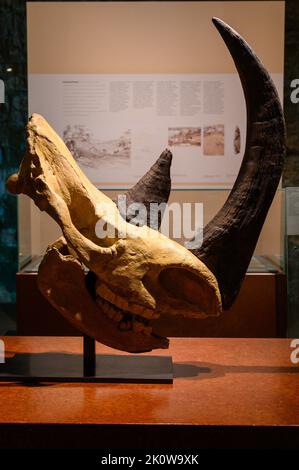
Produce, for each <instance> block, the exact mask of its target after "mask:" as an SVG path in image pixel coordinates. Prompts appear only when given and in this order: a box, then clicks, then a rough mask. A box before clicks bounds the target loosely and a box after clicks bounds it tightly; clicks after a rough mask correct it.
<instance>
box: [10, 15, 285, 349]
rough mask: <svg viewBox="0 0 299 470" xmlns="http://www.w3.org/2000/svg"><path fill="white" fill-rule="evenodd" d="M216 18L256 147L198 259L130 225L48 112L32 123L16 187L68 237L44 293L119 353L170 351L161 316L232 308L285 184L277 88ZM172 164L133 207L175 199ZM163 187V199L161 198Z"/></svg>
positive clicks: (165, 161) (48, 261) (50, 266)
mask: <svg viewBox="0 0 299 470" xmlns="http://www.w3.org/2000/svg"><path fill="white" fill-rule="evenodd" d="M213 21H214V23H215V25H216V27H217V28H218V30H219V31H220V33H221V35H222V37H223V38H224V41H225V42H226V44H227V46H228V48H229V50H230V51H231V54H232V56H233V59H234V60H235V63H236V66H237V69H238V71H239V74H240V77H241V81H242V85H243V89H244V93H245V97H246V103H247V116H248V123H247V142H246V151H245V155H244V159H243V163H242V166H241V169H240V173H239V176H238V178H237V181H236V183H235V185H234V187H233V189H232V192H231V194H230V196H229V198H228V200H227V202H226V203H225V205H224V207H223V208H222V209H221V210H220V211H219V213H218V214H217V215H216V216H215V218H214V219H213V220H212V221H211V222H210V223H209V224H208V226H207V227H206V229H205V232H204V241H203V245H202V246H201V247H198V249H195V250H193V251H192V252H191V251H190V250H187V249H186V248H185V247H183V246H181V245H179V244H178V243H176V242H175V241H173V240H170V239H169V238H167V237H165V236H164V235H162V234H161V233H159V232H158V231H155V230H153V229H151V228H150V227H149V226H147V225H143V226H141V227H139V226H136V225H133V224H131V223H130V222H129V221H128V220H125V219H124V218H123V217H122V216H121V214H120V212H119V210H118V208H117V206H116V204H115V202H113V201H112V200H111V199H110V198H108V197H107V196H106V195H105V194H103V193H102V192H101V191H99V190H98V189H97V188H95V187H94V186H93V185H92V184H91V182H90V181H89V180H88V179H87V178H86V176H85V175H84V174H83V172H82V171H81V169H80V168H79V166H78V165H77V163H76V162H75V160H74V159H73V157H72V155H71V153H70V152H69V150H68V149H67V147H66V146H65V144H64V143H63V141H62V140H61V139H60V137H59V136H58V135H57V134H56V133H55V131H54V130H53V129H52V128H51V127H50V126H49V124H48V123H47V122H46V121H45V119H44V118H42V117H41V116H39V115H36V114H34V115H33V116H32V117H31V118H30V120H29V123H28V126H27V132H28V138H27V151H26V154H25V156H24V158H23V160H22V163H21V165H20V169H19V173H18V174H16V175H12V176H11V177H10V178H9V179H8V181H7V187H8V189H9V190H10V191H11V192H12V193H16V194H17V193H24V194H27V195H28V196H30V197H31V198H32V199H33V200H34V202H35V204H36V205H37V206H38V207H39V209H40V210H43V211H46V212H47V213H48V214H49V215H50V216H51V217H52V218H53V219H54V220H55V221H56V222H57V223H58V224H59V225H60V227H61V230H62V234H63V236H62V237H61V238H60V239H59V240H57V241H56V242H55V243H54V244H53V245H51V246H50V247H48V250H47V252H46V255H45V257H44V259H43V261H42V263H41V266H40V269H39V274H38V282H39V288H40V290H41V291H42V293H43V294H44V295H45V296H46V297H47V299H48V300H49V301H50V302H51V303H52V305H54V306H55V307H56V308H57V309H58V310H59V311H60V313H61V314H62V315H64V316H65V318H67V319H68V320H69V321H70V322H71V323H72V324H73V325H75V326H76V327H77V328H78V329H79V330H81V331H82V332H84V333H85V334H88V335H90V336H92V337H94V338H95V339H96V340H98V341H100V342H102V343H104V344H106V345H108V346H111V347H114V348H116V349H121V350H126V351H129V352H141V351H149V350H151V349H154V348H166V347H167V346H168V340H167V339H166V338H162V337H159V336H157V335H155V334H154V333H153V332H152V331H151V327H150V321H151V320H152V319H155V318H157V317H159V316H160V315H163V314H164V313H172V314H173V315H184V316H186V317H193V318H206V317H208V316H217V315H219V314H220V313H221V311H222V308H223V307H224V309H226V308H228V307H229V306H230V305H231V303H232V302H233V300H234V298H235V296H236V295H237V293H238V290H239V288H240V285H241V282H242V279H243V277H244V275H245V272H246V269H247V266H248V264H249V261H250V258H251V256H252V253H253V250H254V247H255V244H256V242H257V239H258V235H259V233H260V230H261V228H262V224H263V222H264V219H265V217H266V214H267V211H268V209H269V206H270V204H271V201H272V198H273V196H274V193H275V190H276V187H277V184H278V182H279V179H280V175H281V169H282V162H283V156H284V148H285V147H284V146H285V144H284V122H283V117H282V111H281V108H280V104H279V99H278V96H277V93H276V90H275V87H274V85H273V83H272V81H271V79H270V77H269V75H268V73H267V72H266V71H265V69H264V67H263V66H262V64H261V63H260V62H259V60H258V58H257V57H256V56H255V54H254V52H253V51H252V50H251V49H250V48H249V46H248V45H247V44H246V42H245V41H244V40H243V39H242V38H241V37H240V36H239V35H238V34H237V33H236V32H235V31H233V30H232V29H231V28H230V27H229V26H227V25H226V24H225V23H223V22H222V21H221V20H218V19H214V20H213ZM170 160H171V157H170V153H169V152H168V151H165V152H164V153H163V154H162V155H161V157H160V159H159V160H158V162H157V163H156V166H154V167H153V168H152V169H151V170H150V171H149V172H148V174H147V175H146V176H145V177H144V178H143V179H142V180H141V181H140V182H139V183H137V185H136V186H135V187H134V188H132V190H130V191H129V193H128V195H129V197H130V199H131V200H132V201H138V200H139V201H140V200H144V201H147V202H148V201H149V200H150V198H151V197H152V198H153V200H154V201H157V200H158V202H160V200H161V199H162V200H163V198H164V200H167V198H168V193H169V191H168V185H167V184H166V186H165V181H164V179H163V178H164V176H165V171H164V173H163V171H162V172H161V173H159V171H160V170H161V168H162V169H164V170H165V169H166V172H167V171H168V169H169V165H170ZM158 170H159V171H158ZM157 172H158V173H157ZM157 174H159V175H160V176H161V178H160V179H159V178H157ZM166 180H167V178H166ZM167 181H168V180H167ZM159 185H161V188H162V187H163V185H164V186H165V188H164V190H163V191H164V193H163V191H162V190H161V192H160V193H159V191H158V193H157V187H159ZM163 194H164V195H163ZM99 221H100V223H101V226H102V227H109V228H113V230H112V231H110V232H109V233H108V235H106V236H105V237H101V236H99V235H98V233H97V230H96V227H97V224H98V222H99ZM124 234H125V235H124ZM84 266H86V267H87V268H88V269H89V270H90V271H89V274H88V275H87V276H85V275H84Z"/></svg>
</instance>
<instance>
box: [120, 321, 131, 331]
mask: <svg viewBox="0 0 299 470" xmlns="http://www.w3.org/2000/svg"><path fill="white" fill-rule="evenodd" d="M131 328H132V322H130V321H122V322H120V323H119V329H120V330H123V331H128V330H130V329H131Z"/></svg>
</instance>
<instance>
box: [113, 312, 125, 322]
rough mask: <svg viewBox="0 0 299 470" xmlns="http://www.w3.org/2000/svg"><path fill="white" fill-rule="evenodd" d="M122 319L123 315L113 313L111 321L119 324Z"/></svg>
mask: <svg viewBox="0 0 299 470" xmlns="http://www.w3.org/2000/svg"><path fill="white" fill-rule="evenodd" d="M123 318H124V316H123V314H122V313H121V312H120V311H118V312H115V314H114V317H113V320H115V321H116V322H120V321H121V320H122V319H123Z"/></svg>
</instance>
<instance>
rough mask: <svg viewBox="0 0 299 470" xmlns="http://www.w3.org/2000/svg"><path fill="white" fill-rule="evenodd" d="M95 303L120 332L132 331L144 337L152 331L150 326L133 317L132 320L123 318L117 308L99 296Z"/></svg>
mask: <svg viewBox="0 0 299 470" xmlns="http://www.w3.org/2000/svg"><path fill="white" fill-rule="evenodd" d="M96 302H97V304H98V305H99V307H101V309H102V310H103V312H104V313H105V314H106V315H107V317H108V318H110V320H112V321H114V322H115V323H118V324H119V325H118V327H119V329H120V330H121V331H130V330H133V331H135V332H136V333H143V334H145V335H150V334H151V333H152V331H153V329H152V327H151V326H148V325H146V324H145V323H143V322H141V321H138V320H137V319H136V318H134V316H133V317H132V320H131V319H127V318H125V315H124V314H123V313H122V312H121V311H120V310H119V309H118V308H117V307H115V306H114V305H112V304H111V303H110V302H108V301H107V300H104V299H102V298H101V297H100V296H98V297H97V299H96Z"/></svg>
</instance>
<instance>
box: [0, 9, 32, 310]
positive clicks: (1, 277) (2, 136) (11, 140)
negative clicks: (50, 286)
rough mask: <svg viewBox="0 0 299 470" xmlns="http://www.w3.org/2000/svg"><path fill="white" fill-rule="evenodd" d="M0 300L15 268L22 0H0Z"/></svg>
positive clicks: (22, 101) (8, 291)
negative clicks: (10, 182) (0, 90)
mask: <svg viewBox="0 0 299 470" xmlns="http://www.w3.org/2000/svg"><path fill="white" fill-rule="evenodd" d="M0 79H1V80H2V81H3V82H4V86H5V103H1V104H0V201H1V203H0V303H13V302H14V301H15V273H16V271H17V268H18V233H17V198H16V197H14V196H11V195H9V194H8V193H7V192H6V190H5V181H6V178H7V176H9V175H10V174H11V173H13V172H15V171H16V170H17V168H18V166H19V162H20V160H21V157H22V155H23V153H24V149H25V132H24V130H25V125H26V121H27V47H26V2H24V1H23V0H1V1H0Z"/></svg>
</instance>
